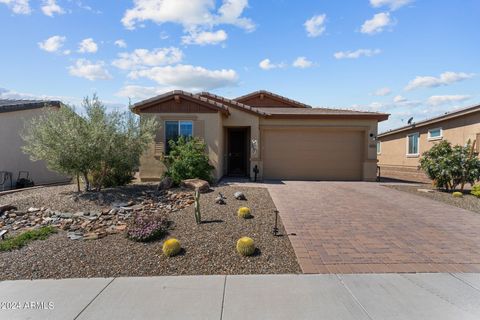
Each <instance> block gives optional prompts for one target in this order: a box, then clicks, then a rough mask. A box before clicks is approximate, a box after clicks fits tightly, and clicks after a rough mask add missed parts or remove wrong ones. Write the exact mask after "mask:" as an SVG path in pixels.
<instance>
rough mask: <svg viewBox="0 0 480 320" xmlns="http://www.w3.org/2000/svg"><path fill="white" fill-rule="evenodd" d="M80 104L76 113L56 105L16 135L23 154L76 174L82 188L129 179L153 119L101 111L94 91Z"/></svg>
mask: <svg viewBox="0 0 480 320" xmlns="http://www.w3.org/2000/svg"><path fill="white" fill-rule="evenodd" d="M82 106H83V109H84V110H85V112H84V113H82V114H77V113H76V112H75V110H74V108H73V107H70V106H62V107H61V108H60V109H58V110H53V109H50V110H48V111H46V112H45V113H44V114H43V115H42V116H40V117H38V118H34V119H32V120H31V121H30V122H29V123H27V124H26V129H25V132H24V133H23V136H22V137H23V139H24V140H25V147H24V148H23V150H24V152H26V153H28V154H30V158H31V159H32V160H44V161H45V162H46V163H47V165H48V167H49V168H50V169H52V170H54V171H57V172H61V173H64V174H68V175H73V176H77V177H78V176H81V177H82V178H83V180H84V183H85V190H86V191H89V190H90V189H91V186H93V187H94V189H95V190H97V191H99V190H100V189H101V188H102V187H105V186H108V187H111V186H118V185H124V184H126V183H128V182H130V181H131V180H132V177H133V172H134V171H135V169H136V168H137V167H138V165H139V161H140V155H141V154H142V153H143V152H144V151H145V150H146V148H147V147H148V145H149V144H150V143H151V141H152V140H153V134H154V132H155V128H156V122H155V120H154V119H153V118H152V119H139V118H138V117H136V116H135V115H133V114H132V113H131V112H118V111H112V112H107V109H106V107H105V106H104V105H103V103H102V102H101V101H100V100H99V99H98V97H97V96H96V95H94V96H93V98H92V99H89V98H88V97H87V98H85V99H84V101H83V104H82Z"/></svg>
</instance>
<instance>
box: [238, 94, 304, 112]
mask: <svg viewBox="0 0 480 320" xmlns="http://www.w3.org/2000/svg"><path fill="white" fill-rule="evenodd" d="M259 94H266V95H269V96H271V97H273V98H277V99H279V100H283V101H285V102H289V103H291V104H293V105H296V106H297V107H300V108H311V107H312V106H310V105H308V104H305V103H303V102H299V101H297V100H293V99H290V98H287V97H285V96H281V95H279V94H276V93H273V92H270V91H267V90H258V91H255V92H252V93H249V94H246V95H243V96H241V97H238V98H235V99H234V100H237V101H239V100H244V99H246V98H250V97H254V96H256V95H259Z"/></svg>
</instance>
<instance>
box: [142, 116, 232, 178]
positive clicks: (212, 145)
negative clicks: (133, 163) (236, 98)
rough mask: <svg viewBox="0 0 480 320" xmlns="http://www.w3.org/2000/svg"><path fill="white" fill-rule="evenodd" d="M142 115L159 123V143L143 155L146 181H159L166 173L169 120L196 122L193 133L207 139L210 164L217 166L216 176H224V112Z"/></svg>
mask: <svg viewBox="0 0 480 320" xmlns="http://www.w3.org/2000/svg"><path fill="white" fill-rule="evenodd" d="M141 117H155V118H156V120H157V122H158V124H159V127H158V129H157V134H156V138H155V142H154V143H153V144H152V145H151V146H150V147H149V148H148V150H147V151H146V152H145V153H144V154H143V155H142V157H141V158H140V172H139V174H140V179H141V180H142V181H158V180H160V179H161V178H162V176H163V173H164V172H165V166H164V164H163V162H162V160H163V156H164V153H163V152H164V146H165V143H166V141H165V138H164V130H165V121H167V120H191V121H193V135H194V136H196V137H200V138H202V139H204V141H205V143H206V144H207V148H208V150H207V151H208V155H209V158H210V163H211V164H212V165H213V166H214V167H215V171H214V176H215V178H216V179H220V178H221V177H222V175H223V159H222V156H221V155H222V154H223V131H222V115H221V114H220V113H195V114H188V113H162V114H156V113H142V114H141ZM159 149H160V150H159Z"/></svg>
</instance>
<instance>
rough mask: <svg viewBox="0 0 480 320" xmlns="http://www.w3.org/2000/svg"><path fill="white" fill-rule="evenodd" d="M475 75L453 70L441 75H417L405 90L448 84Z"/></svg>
mask: <svg viewBox="0 0 480 320" xmlns="http://www.w3.org/2000/svg"><path fill="white" fill-rule="evenodd" d="M473 76H475V74H473V73H465V72H451V71H447V72H444V73H442V74H441V75H440V76H439V77H433V76H417V77H415V79H413V80H412V81H410V82H409V83H408V85H407V86H406V87H405V90H407V91H410V90H414V89H418V88H431V87H440V86H447V85H449V84H452V83H455V82H459V81H462V80H466V79H470V78H472V77H473Z"/></svg>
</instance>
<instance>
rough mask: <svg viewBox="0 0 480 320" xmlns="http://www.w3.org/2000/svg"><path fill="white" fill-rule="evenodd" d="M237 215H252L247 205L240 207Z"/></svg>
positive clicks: (248, 216) (243, 216)
mask: <svg viewBox="0 0 480 320" xmlns="http://www.w3.org/2000/svg"><path fill="white" fill-rule="evenodd" d="M237 215H238V217H239V218H243V219H249V218H251V217H252V215H251V212H250V209H249V208H247V207H240V208H239V209H238V211H237Z"/></svg>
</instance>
